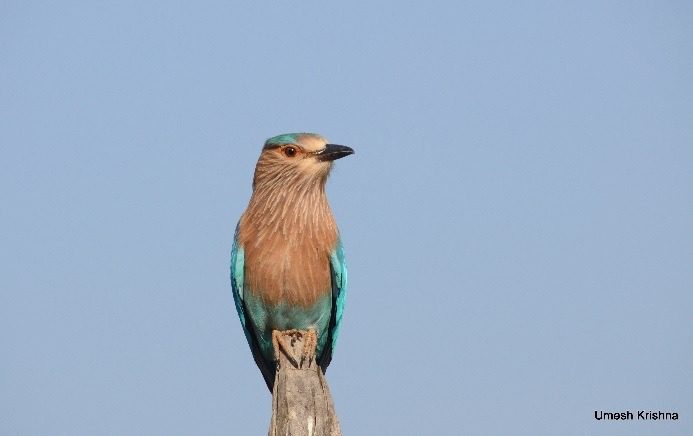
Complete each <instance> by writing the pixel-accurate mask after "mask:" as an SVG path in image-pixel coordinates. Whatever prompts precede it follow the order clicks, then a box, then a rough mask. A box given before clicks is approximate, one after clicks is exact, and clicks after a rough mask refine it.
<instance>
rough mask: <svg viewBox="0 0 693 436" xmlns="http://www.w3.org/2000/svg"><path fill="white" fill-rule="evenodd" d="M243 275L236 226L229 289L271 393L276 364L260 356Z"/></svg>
mask: <svg viewBox="0 0 693 436" xmlns="http://www.w3.org/2000/svg"><path fill="white" fill-rule="evenodd" d="M244 275H245V252H244V250H243V247H242V246H241V244H239V243H238V226H236V232H235V234H234V237H233V247H232V248H231V289H232V290H233V301H234V303H236V312H238V318H239V319H240V320H241V326H242V327H243V333H244V334H245V339H246V341H248V345H249V346H250V350H251V351H252V353H253V359H255V364H257V366H258V368H260V372H261V373H262V377H263V378H264V379H265V383H266V384H267V387H268V388H269V390H270V392H271V391H272V386H273V385H274V373H275V371H276V363H274V362H269V361H267V360H266V359H265V358H264V357H263V356H262V353H261V352H260V348H259V347H258V340H257V338H256V337H255V333H254V329H253V327H252V319H251V317H250V315H249V312H248V309H247V307H246V305H245V301H244V300H243V292H244V289H245V284H244V280H243V279H244Z"/></svg>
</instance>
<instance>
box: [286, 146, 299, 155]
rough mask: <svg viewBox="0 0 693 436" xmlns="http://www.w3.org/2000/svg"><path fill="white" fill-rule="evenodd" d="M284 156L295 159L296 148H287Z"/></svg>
mask: <svg viewBox="0 0 693 436" xmlns="http://www.w3.org/2000/svg"><path fill="white" fill-rule="evenodd" d="M284 154H285V155H286V157H294V156H296V149H295V148H294V147H286V148H285V149H284Z"/></svg>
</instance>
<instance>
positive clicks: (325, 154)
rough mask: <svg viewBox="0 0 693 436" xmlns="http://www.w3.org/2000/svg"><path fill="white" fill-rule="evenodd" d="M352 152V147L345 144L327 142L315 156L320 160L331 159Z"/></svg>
mask: <svg viewBox="0 0 693 436" xmlns="http://www.w3.org/2000/svg"><path fill="white" fill-rule="evenodd" d="M350 154H354V149H353V148H351V147H347V146H346V145H337V144H327V145H326V146H325V150H323V151H321V152H320V154H318V155H317V156H316V158H317V159H318V160H320V161H331V160H336V159H340V158H343V157H344V156H349V155H350Z"/></svg>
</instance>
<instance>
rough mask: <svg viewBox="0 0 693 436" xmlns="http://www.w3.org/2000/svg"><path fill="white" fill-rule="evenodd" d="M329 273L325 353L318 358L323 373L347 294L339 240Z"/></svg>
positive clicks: (342, 254) (336, 335) (338, 327)
mask: <svg viewBox="0 0 693 436" xmlns="http://www.w3.org/2000/svg"><path fill="white" fill-rule="evenodd" d="M330 271H331V273H332V313H331V316H330V325H329V331H328V338H327V344H326V345H325V351H324V352H323V353H322V356H321V357H320V366H321V367H322V369H323V372H324V371H325V370H326V369H327V367H328V366H329V364H330V362H331V361H332V353H333V351H334V348H335V346H336V344H337V339H338V337H339V330H340V328H341V326H342V316H343V315H344V302H345V300H346V294H347V292H346V291H347V265H346V260H345V259H344V247H343V246H342V241H341V239H339V240H337V246H336V247H335V249H334V250H333V251H332V253H331V255H330Z"/></svg>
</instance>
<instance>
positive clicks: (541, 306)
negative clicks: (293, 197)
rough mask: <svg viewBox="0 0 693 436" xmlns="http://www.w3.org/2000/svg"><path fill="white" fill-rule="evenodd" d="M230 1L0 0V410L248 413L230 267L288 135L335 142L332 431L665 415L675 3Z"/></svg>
mask: <svg viewBox="0 0 693 436" xmlns="http://www.w3.org/2000/svg"><path fill="white" fill-rule="evenodd" d="M247 3H249V4H243V3H241V2H198V3H194V4H193V3H186V2H134V1H125V2H117V3H115V2H112V3H109V2H69V1H68V2H60V4H53V3H51V2H14V1H9V2H4V3H3V4H2V5H0V145H1V146H2V159H1V160H0V182H1V183H0V199H1V200H2V208H1V209H0V210H1V213H0V229H1V230H0V237H1V241H2V243H1V244H0V246H1V247H2V248H1V249H0V344H2V349H3V357H2V359H0V414H1V415H2V416H3V420H2V421H0V433H1V434H7V435H45V434H51V435H78V434H88V435H123V434H128V435H154V434H166V435H198V434H205V435H228V434H264V433H265V432H266V430H267V426H268V423H269V413H270V397H269V395H268V393H267V392H266V389H265V387H264V384H263V381H262V378H261V376H260V374H259V371H258V370H257V368H256V367H255V365H254V363H253V361H252V358H251V356H250V353H249V351H248V349H247V345H246V344H245V340H244V338H243V334H242V332H241V329H240V324H239V322H238V320H237V318H236V314H235V309H234V307H233V300H232V296H231V289H230V284H229V279H228V262H229V252H230V247H231V238H232V234H233V229H234V227H235V224H236V220H237V219H238V217H239V216H240V214H241V213H242V211H243V209H244V208H245V206H246V204H247V201H248V199H249V196H250V190H251V177H252V172H253V168H254V164H255V161H256V159H257V156H258V154H259V151H260V148H261V146H262V143H263V142H264V140H265V139H266V138H268V137H270V136H274V135H277V134H280V133H286V132H294V131H315V132H319V133H321V134H323V135H325V136H327V137H328V138H329V139H331V140H332V141H333V142H336V143H339V144H346V145H349V146H352V147H353V148H354V149H355V150H356V155H354V156H351V157H349V158H347V159H343V160H340V161H339V162H338V163H337V165H336V167H335V171H334V172H333V174H332V177H331V179H330V182H329V187H328V191H329V196H330V200H331V203H332V207H333V209H334V212H335V215H336V216H337V220H338V223H339V225H340V229H341V233H342V237H343V241H344V244H345V249H346V253H347V259H348V262H349V266H350V270H349V271H350V275H349V278H350V289H349V292H350V293H349V297H348V301H347V308H346V312H345V318H344V325H343V328H342V333H341V337H340V343H339V345H338V347H337V350H336V352H335V356H334V360H333V363H332V365H331V367H330V370H329V371H328V380H329V381H330V385H331V388H332V392H333V395H334V397H335V403H336V407H337V411H338V414H339V416H340V419H341V422H342V428H343V431H344V433H345V434H359V435H379V434H398V435H424V434H451V435H453V434H498V435H501V434H526V435H544V434H545V435H553V434H565V435H573V434H575V435H582V434H591V435H601V434H604V435H606V434H608V435H619V434H623V435H634V434H642V435H649V434H652V435H654V434H657V435H660V434H672V435H675V434H681V435H683V434H691V433H692V432H693V424H691V419H690V416H691V412H692V411H693V397H692V396H691V395H690V393H691V392H693V382H692V380H693V379H692V378H691V372H690V371H691V368H693V349H692V348H691V346H690V345H691V343H692V341H693V321H692V320H691V313H693V292H692V291H693V268H692V267H691V265H693V249H692V248H691V247H693V226H692V225H691V223H693V201H692V200H693V171H691V168H693V103H692V102H693V57H692V56H691V53H693V31H692V30H691V26H690V22H691V19H692V18H693V14H692V12H693V9H692V8H691V5H690V4H689V3H687V2H678V1H662V2H640V1H636V2H629V3H622V2H610V1H607V2H601V1H600V2H597V1H587V2H580V3H579V4H578V3H574V2H525V3H521V2H434V3H431V2H428V3H426V2H359V1H351V2H346V3H344V2H342V3H339V4H334V3H327V2H317V1H306V2H300V3H297V2H247ZM639 409H646V410H665V411H677V412H679V414H680V415H681V419H680V420H679V421H676V422H644V423H643V422H637V421H635V422H597V421H595V420H594V417H593V413H594V410H617V411H620V410H639Z"/></svg>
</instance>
